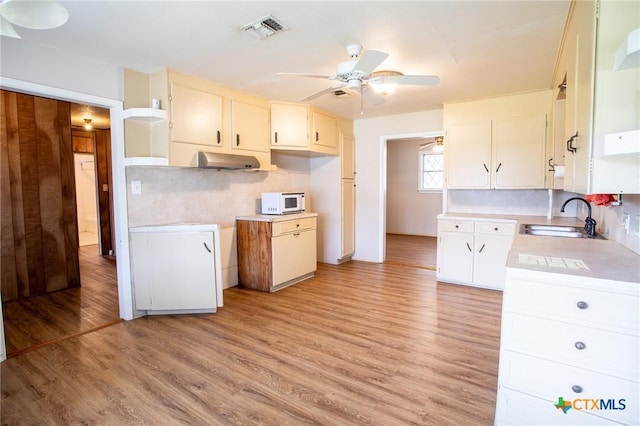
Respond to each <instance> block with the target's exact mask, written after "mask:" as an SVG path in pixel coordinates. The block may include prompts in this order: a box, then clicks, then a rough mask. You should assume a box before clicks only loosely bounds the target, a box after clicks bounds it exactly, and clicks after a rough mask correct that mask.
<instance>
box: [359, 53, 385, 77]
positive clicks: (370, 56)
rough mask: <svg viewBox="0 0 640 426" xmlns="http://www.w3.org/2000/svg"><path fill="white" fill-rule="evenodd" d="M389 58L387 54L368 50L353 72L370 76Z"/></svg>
mask: <svg viewBox="0 0 640 426" xmlns="http://www.w3.org/2000/svg"><path fill="white" fill-rule="evenodd" d="M388 56H389V55H388V54H387V53H384V52H380V51H378V50H366V51H365V52H364V53H363V54H362V55H361V56H360V58H359V59H358V62H356V64H355V66H354V67H353V72H354V73H355V72H360V73H363V74H366V75H369V74H371V73H372V72H373V70H375V69H376V68H377V67H378V65H380V64H381V63H382V62H384V60H385V59H387V57H388Z"/></svg>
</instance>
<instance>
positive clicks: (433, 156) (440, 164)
mask: <svg viewBox="0 0 640 426" xmlns="http://www.w3.org/2000/svg"><path fill="white" fill-rule="evenodd" d="M418 153H419V158H420V188H419V190H420V191H440V190H442V186H443V181H444V171H443V169H444V155H443V154H442V152H436V151H433V150H430V149H423V150H420V151H418Z"/></svg>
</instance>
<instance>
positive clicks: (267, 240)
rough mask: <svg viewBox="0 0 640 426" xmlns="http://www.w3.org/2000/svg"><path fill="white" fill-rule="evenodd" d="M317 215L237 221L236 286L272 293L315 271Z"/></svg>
mask: <svg viewBox="0 0 640 426" xmlns="http://www.w3.org/2000/svg"><path fill="white" fill-rule="evenodd" d="M316 217H317V214H316V213H300V214H291V215H283V216H270V215H255V216H239V217H237V218H236V231H237V238H238V284H239V285H240V286H242V287H246V288H250V289H254V290H260V291H266V292H274V291H277V290H280V289H282V288H284V287H287V286H290V285H292V284H295V283H298V282H300V281H303V280H305V279H307V278H311V277H312V276H313V275H314V273H315V271H316V269H317V264H316Z"/></svg>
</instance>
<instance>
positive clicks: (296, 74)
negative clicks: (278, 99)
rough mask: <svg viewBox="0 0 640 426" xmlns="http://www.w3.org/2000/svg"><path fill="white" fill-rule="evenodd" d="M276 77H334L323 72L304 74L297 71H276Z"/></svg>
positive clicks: (327, 78) (329, 78)
mask: <svg viewBox="0 0 640 426" xmlns="http://www.w3.org/2000/svg"><path fill="white" fill-rule="evenodd" d="M276 75H277V76H278V77H311V78H324V79H326V80H332V79H334V78H335V77H334V76H332V75H323V74H306V73H299V72H278V73H276Z"/></svg>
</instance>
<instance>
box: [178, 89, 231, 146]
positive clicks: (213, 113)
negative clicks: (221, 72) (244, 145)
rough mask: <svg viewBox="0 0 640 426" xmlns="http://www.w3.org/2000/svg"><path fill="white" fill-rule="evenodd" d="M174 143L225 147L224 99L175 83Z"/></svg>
mask: <svg viewBox="0 0 640 426" xmlns="http://www.w3.org/2000/svg"><path fill="white" fill-rule="evenodd" d="M170 100H171V123H170V125H169V127H170V128H171V142H183V143H193V144H197V145H206V146H211V147H222V97H221V96H218V95H215V94H213V93H208V92H205V91H203V90H198V89H194V88H191V87H187V86H183V85H181V84H177V83H171V97H170Z"/></svg>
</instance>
